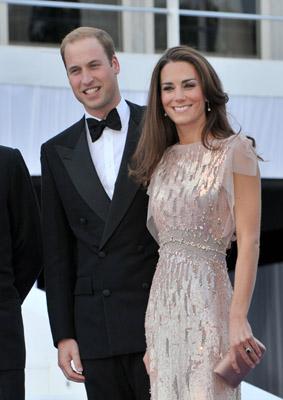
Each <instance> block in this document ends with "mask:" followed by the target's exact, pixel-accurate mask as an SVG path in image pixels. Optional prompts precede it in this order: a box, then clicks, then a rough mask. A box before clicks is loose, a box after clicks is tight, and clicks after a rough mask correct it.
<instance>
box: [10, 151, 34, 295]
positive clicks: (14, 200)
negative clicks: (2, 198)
mask: <svg viewBox="0 0 283 400" xmlns="http://www.w3.org/2000/svg"><path fill="white" fill-rule="evenodd" d="M9 172H10V190H9V197H8V209H9V218H10V226H11V239H12V265H13V270H14V278H15V282H14V285H15V287H16V288H17V290H18V293H19V295H20V298H21V301H22V302H23V300H24V299H25V297H26V296H27V294H28V292H29V291H30V289H31V287H32V286H33V284H34V282H35V280H36V278H37V276H38V274H39V272H40V270H41V267H42V245H41V229H40V217H39V209H38V203H37V200H36V196H35V192H34V189H33V186H32V182H31V179H30V176H29V172H28V170H27V168H26V165H25V163H24V160H23V158H22V156H21V153H20V152H19V151H18V150H13V151H12V153H11V165H10V168H9Z"/></svg>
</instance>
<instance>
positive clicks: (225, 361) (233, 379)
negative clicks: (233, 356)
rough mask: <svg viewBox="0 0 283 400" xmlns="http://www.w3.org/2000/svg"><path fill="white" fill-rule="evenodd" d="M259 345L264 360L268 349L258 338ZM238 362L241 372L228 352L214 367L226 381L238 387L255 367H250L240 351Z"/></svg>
mask: <svg viewBox="0 0 283 400" xmlns="http://www.w3.org/2000/svg"><path fill="white" fill-rule="evenodd" d="M255 340H256V342H257V344H258V347H259V348H260V350H261V358H260V360H262V358H263V355H264V353H265V351H266V348H265V346H264V344H262V343H261V342H260V341H259V340H258V339H255ZM237 363H238V366H239V368H240V373H237V372H236V371H235V370H234V368H233V367H232V365H231V361H230V355H229V353H227V354H226V355H225V356H224V357H223V358H222V360H220V361H219V363H218V364H217V365H216V367H215V369H214V373H215V374H216V375H218V376H220V377H221V378H222V379H224V381H225V382H226V383H227V384H228V385H229V386H231V387H232V388H236V387H237V386H238V385H239V384H240V383H241V381H242V380H243V379H244V378H245V377H246V376H247V375H248V373H249V372H250V371H251V370H252V369H253V368H251V367H249V366H248V365H247V364H246V363H245V361H244V360H243V358H242V356H241V355H240V354H239V353H238V354H237Z"/></svg>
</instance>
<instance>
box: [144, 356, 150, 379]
mask: <svg viewBox="0 0 283 400" xmlns="http://www.w3.org/2000/svg"><path fill="white" fill-rule="evenodd" d="M143 363H144V366H145V369H146V372H147V375H149V357H148V353H147V351H146V352H145V354H144V356H143Z"/></svg>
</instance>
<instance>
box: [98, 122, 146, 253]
mask: <svg viewBox="0 0 283 400" xmlns="http://www.w3.org/2000/svg"><path fill="white" fill-rule="evenodd" d="M138 128H139V126H138V124H137V122H136V121H135V120H134V119H133V118H130V121H129V129H128V135H127V140H126V144H125V149H124V153H123V157H122V161H121V166H120V169H119V174H118V177H117V180H116V184H115V190H114V194H113V198H112V202H111V206H110V210H109V215H108V219H107V223H106V226H105V230H104V234H103V237H102V240H101V243H100V248H102V247H103V246H104V245H105V243H106V242H107V240H108V239H109V238H110V237H111V235H112V234H113V232H114V230H115V229H116V228H117V226H118V225H119V223H120V221H121V219H122V218H123V216H124V215H125V213H126V211H127V209H128V208H129V206H130V204H131V202H132V200H133V198H134V196H135V194H136V192H137V190H138V188H139V185H138V184H136V183H135V182H134V181H133V180H132V179H131V178H130V177H129V174H128V164H129V162H130V160H131V157H132V155H133V153H134V151H135V149H136V145H137V141H138V136H139V129H138Z"/></svg>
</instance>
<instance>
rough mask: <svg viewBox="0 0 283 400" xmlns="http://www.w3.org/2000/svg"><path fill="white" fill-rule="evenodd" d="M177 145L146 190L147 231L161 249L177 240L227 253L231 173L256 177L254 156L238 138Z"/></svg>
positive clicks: (231, 220) (231, 226) (232, 230)
mask: <svg viewBox="0 0 283 400" xmlns="http://www.w3.org/2000/svg"><path fill="white" fill-rule="evenodd" d="M212 145H213V150H211V149H208V148H206V147H204V146H203V144H202V143H201V142H196V143H192V144H185V145H181V144H175V145H173V146H171V147H169V148H168V149H167V150H166V152H165V153H164V155H163V157H162V159H161V161H160V162H159V164H158V166H157V168H156V170H155V172H154V174H153V176H152V180H151V183H150V185H149V188H148V194H149V197H150V201H149V210H148V228H149V230H150V232H151V233H152V234H153V236H155V238H156V239H157V240H158V241H159V244H160V245H162V244H164V243H166V242H167V241H177V242H178V241H179V239H178V238H181V239H180V240H182V242H183V243H187V244H190V245H193V246H197V247H200V248H204V247H207V249H213V250H215V251H217V252H223V253H225V251H226V249H227V247H228V246H229V244H230V241H231V240H233V237H234V233H235V220H234V184H233V173H239V174H244V175H251V176H252V175H253V176H255V175H256V174H257V171H258V166H257V156H256V153H255V150H254V148H253V147H252V143H251V141H250V140H249V139H248V138H246V137H244V136H242V135H232V136H230V137H229V138H227V139H214V140H213V142H212Z"/></svg>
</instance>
